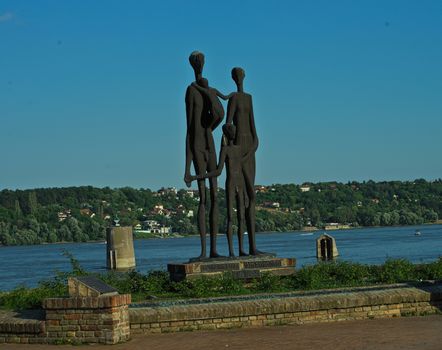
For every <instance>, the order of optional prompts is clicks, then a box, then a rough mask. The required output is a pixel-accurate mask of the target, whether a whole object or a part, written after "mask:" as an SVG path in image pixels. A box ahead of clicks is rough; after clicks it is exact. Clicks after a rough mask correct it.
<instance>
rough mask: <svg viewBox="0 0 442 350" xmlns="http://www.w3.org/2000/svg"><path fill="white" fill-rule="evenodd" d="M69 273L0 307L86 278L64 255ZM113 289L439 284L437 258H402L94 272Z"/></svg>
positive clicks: (159, 291)
mask: <svg viewBox="0 0 442 350" xmlns="http://www.w3.org/2000/svg"><path fill="white" fill-rule="evenodd" d="M65 255H66V256H67V257H68V258H69V259H70V262H71V265H72V271H71V272H67V273H66V272H65V273H57V274H56V276H55V277H53V278H52V279H49V280H45V281H42V282H40V283H39V285H38V286H37V287H36V288H26V287H23V286H21V287H18V288H16V289H14V290H12V291H10V292H0V307H1V308H8V309H28V308H39V307H41V302H42V300H43V299H45V298H49V297H60V296H64V295H67V283H66V282H67V278H68V277H69V276H78V275H84V274H86V271H85V270H84V269H83V268H82V267H81V266H80V264H79V263H78V261H77V260H76V259H75V258H74V257H73V256H72V255H71V254H69V253H66V254H65ZM94 276H96V277H97V278H100V279H102V280H103V281H104V282H106V283H108V284H109V285H111V286H113V287H114V288H116V289H117V290H118V291H119V292H120V293H130V294H132V299H133V300H134V301H142V300H146V299H152V298H160V299H179V298H205V297H218V296H229V295H241V294H251V293H272V292H287V291H295V290H318V289H327V288H343V287H355V286H365V285H373V284H378V283H397V282H416V281H421V280H442V258H439V259H438V260H436V261H434V262H432V263H429V264H418V265H413V264H412V263H410V262H409V261H407V260H405V259H396V260H394V259H388V260H387V261H386V262H385V263H384V264H383V265H380V266H376V265H362V264H358V263H351V262H346V261H339V260H338V261H332V262H319V263H317V264H315V265H310V266H304V267H302V268H301V269H299V270H297V272H296V274H294V275H292V276H285V277H280V276H274V275H271V274H264V275H263V276H262V277H261V278H259V279H255V280H253V281H252V282H243V281H240V280H237V279H235V278H233V275H232V274H231V273H225V274H223V275H220V276H215V277H210V278H209V277H200V278H196V279H194V280H184V281H181V282H172V281H170V280H169V275H168V273H167V272H165V271H152V272H149V273H147V274H142V273H140V272H136V271H132V272H126V273H121V272H112V271H110V272H106V273H103V274H94Z"/></svg>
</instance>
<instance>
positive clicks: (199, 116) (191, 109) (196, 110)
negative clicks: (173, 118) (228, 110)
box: [184, 51, 224, 258]
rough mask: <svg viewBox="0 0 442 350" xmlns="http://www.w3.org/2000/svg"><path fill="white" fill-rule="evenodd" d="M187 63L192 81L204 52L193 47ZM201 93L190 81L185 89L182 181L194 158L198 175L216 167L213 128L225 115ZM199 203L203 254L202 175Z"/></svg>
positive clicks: (214, 226) (214, 209)
mask: <svg viewBox="0 0 442 350" xmlns="http://www.w3.org/2000/svg"><path fill="white" fill-rule="evenodd" d="M189 62H190V65H191V66H192V68H193V70H194V72H195V82H197V81H199V80H201V79H202V73H203V67H204V54H203V53H201V52H198V51H194V52H192V53H191V54H190V57H189ZM216 102H219V101H214V100H211V99H209V98H207V96H204V95H203V94H202V93H201V92H200V91H198V89H196V88H195V87H194V86H192V85H189V86H188V87H187V91H186V117H187V134H186V166H185V172H184V181H185V182H186V183H187V184H188V183H189V182H190V181H191V180H190V166H191V164H192V162H193V165H194V168H195V172H196V174H197V175H204V174H205V173H206V172H210V171H214V170H216V165H217V164H216V151H215V143H214V141H213V136H212V131H213V130H215V129H216V127H217V126H218V125H219V124H220V123H221V121H222V119H223V118H224V108H223V107H222V105H221V103H219V104H216ZM209 183H210V212H209V230H210V257H212V258H214V257H218V256H219V255H218V253H217V250H216V235H217V233H218V204H217V186H218V185H217V178H216V177H212V178H210V179H209ZM198 191H199V197H200V199H199V206H198V229H199V234H200V238H201V254H200V256H199V258H205V257H206V183H205V180H204V179H199V180H198Z"/></svg>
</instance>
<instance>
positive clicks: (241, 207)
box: [236, 188, 248, 256]
mask: <svg viewBox="0 0 442 350" xmlns="http://www.w3.org/2000/svg"><path fill="white" fill-rule="evenodd" d="M244 195H245V193H244V189H243V188H241V189H240V190H239V191H238V192H237V193H236V196H237V197H236V198H237V200H236V203H237V204H236V213H237V219H238V248H239V256H246V255H248V254H247V253H246V252H244V237H243V234H244V231H245V227H244V220H245V219H244V211H245V203H244V202H245V201H244Z"/></svg>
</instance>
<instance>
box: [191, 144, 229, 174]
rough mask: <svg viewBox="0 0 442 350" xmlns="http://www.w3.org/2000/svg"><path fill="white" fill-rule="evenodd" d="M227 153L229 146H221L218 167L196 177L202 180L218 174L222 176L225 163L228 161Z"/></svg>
mask: <svg viewBox="0 0 442 350" xmlns="http://www.w3.org/2000/svg"><path fill="white" fill-rule="evenodd" d="M226 155H227V147H226V146H223V147H222V148H221V152H220V154H219V161H218V167H217V168H216V170H213V171H211V172H208V173H207V174H205V175H198V176H197V177H196V178H197V179H198V180H202V179H207V178H209V177H218V176H220V175H221V173H222V171H223V168H224V163H225V162H226Z"/></svg>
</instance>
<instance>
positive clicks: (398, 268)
mask: <svg viewBox="0 0 442 350" xmlns="http://www.w3.org/2000/svg"><path fill="white" fill-rule="evenodd" d="M377 277H378V278H377V279H378V281H379V282H381V283H398V282H410V281H415V280H417V276H416V273H415V265H413V264H412V263H411V262H409V261H408V260H406V259H387V261H386V262H385V263H384V264H383V265H381V266H380V267H379V269H378V276H377Z"/></svg>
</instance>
